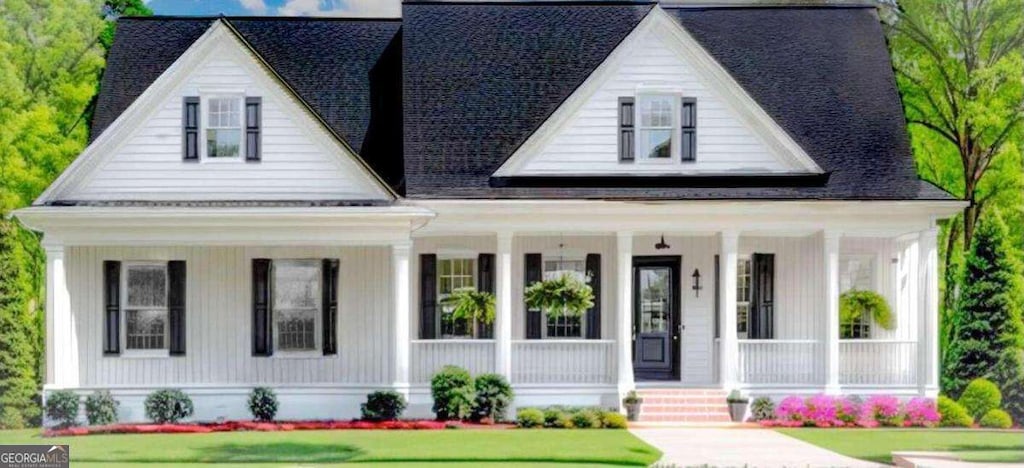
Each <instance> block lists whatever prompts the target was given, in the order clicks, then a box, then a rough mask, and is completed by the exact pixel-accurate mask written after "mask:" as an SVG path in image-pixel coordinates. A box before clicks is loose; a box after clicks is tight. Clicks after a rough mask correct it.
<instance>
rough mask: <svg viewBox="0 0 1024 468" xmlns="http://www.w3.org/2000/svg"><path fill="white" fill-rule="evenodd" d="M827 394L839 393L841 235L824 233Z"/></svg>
mask: <svg viewBox="0 0 1024 468" xmlns="http://www.w3.org/2000/svg"><path fill="white" fill-rule="evenodd" d="M822 237H823V240H824V246H825V247H824V258H825V271H824V274H825V294H824V298H825V393H830V394H838V393H839V233H838V232H835V231H824V232H823V233H822Z"/></svg>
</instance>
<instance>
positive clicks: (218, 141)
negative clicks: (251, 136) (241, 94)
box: [206, 97, 242, 158]
mask: <svg viewBox="0 0 1024 468" xmlns="http://www.w3.org/2000/svg"><path fill="white" fill-rule="evenodd" d="M206 109H207V119H206V156H207V157H209V158H234V157H238V155H239V154H241V146H242V100H241V99H240V98H237V97H219V98H210V99H209V100H207V105H206Z"/></svg>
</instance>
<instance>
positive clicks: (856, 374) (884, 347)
mask: <svg viewBox="0 0 1024 468" xmlns="http://www.w3.org/2000/svg"><path fill="white" fill-rule="evenodd" d="M917 365H918V362H917V342H915V341H912V340H840V341H839V383H840V384H843V385H897V386H898V385H915V384H917Z"/></svg>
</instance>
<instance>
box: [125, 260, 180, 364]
mask: <svg viewBox="0 0 1024 468" xmlns="http://www.w3.org/2000/svg"><path fill="white" fill-rule="evenodd" d="M133 267H160V268H163V270H164V292H165V293H166V294H168V295H169V294H170V273H169V272H168V271H167V262H161V261H127V262H126V261H122V262H121V278H120V281H121V285H120V289H121V292H120V295H121V298H120V304H121V310H119V311H118V314H119V318H118V320H119V321H120V323H121V326H120V327H119V328H120V333H119V335H120V336H119V337H118V339H119V340H121V353H120V356H121V357H124V358H129V359H132V358H139V359H151V358H157V359H158V358H169V357H170V356H171V349H170V345H171V343H170V339H171V312H170V304H168V303H167V299H169V298H165V299H164V320H165V326H164V347H163V348H161V349H130V348H128V308H129V307H128V270H130V269H131V268H133ZM146 310H155V309H146Z"/></svg>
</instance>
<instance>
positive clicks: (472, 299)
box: [441, 288, 494, 325]
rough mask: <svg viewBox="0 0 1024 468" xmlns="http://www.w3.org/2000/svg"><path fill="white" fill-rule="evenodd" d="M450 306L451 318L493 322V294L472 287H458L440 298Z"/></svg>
mask: <svg viewBox="0 0 1024 468" xmlns="http://www.w3.org/2000/svg"><path fill="white" fill-rule="evenodd" d="M441 303H442V304H444V305H449V306H452V313H451V318H452V320H467V321H477V322H481V323H483V324H485V325H489V324H491V323H492V322H494V294H491V293H489V292H487V291H477V290H476V289H473V288H459V289H456V290H455V291H452V293H451V294H449V295H448V297H446V298H444V299H442V300H441Z"/></svg>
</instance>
